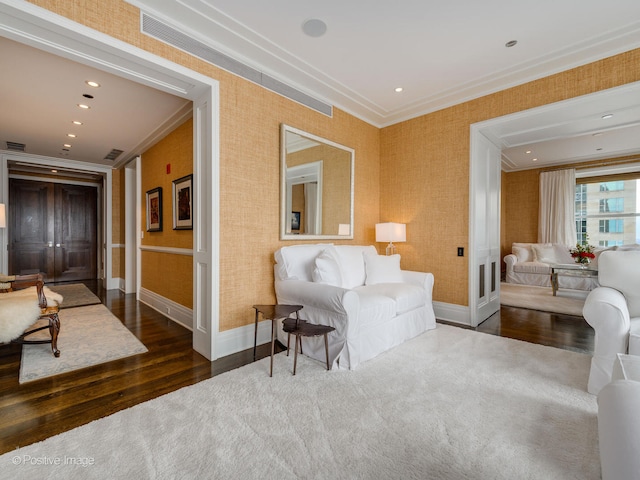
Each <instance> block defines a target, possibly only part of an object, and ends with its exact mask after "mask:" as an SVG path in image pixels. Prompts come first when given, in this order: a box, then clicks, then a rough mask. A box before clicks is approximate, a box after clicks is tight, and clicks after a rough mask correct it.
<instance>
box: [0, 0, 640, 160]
mask: <svg viewBox="0 0 640 480" xmlns="http://www.w3.org/2000/svg"><path fill="white" fill-rule="evenodd" d="M129 3H131V4H133V5H136V6H138V7H140V8H141V9H143V10H144V11H145V12H147V13H148V14H150V15H152V16H155V17H157V18H159V19H160V20H162V21H163V22H165V23H167V24H170V25H172V26H174V27H176V28H177V29H178V30H180V31H182V32H184V33H186V34H188V35H190V36H192V37H194V38H196V39H198V40H199V41H201V42H203V43H205V44H207V45H209V46H211V47H212V48H215V49H217V50H219V51H220V52H222V53H225V54H227V55H229V56H231V57H233V58H235V59H237V60H240V61H242V62H243V63H245V64H247V65H249V66H251V67H252V68H255V69H257V70H259V71H262V72H264V73H267V74H269V75H271V76H273V77H275V78H277V79H278V80H280V81H282V82H284V83H286V84H289V85H291V86H293V87H295V88H297V89H299V90H301V91H303V92H305V93H307V94H309V95H311V96H313V97H315V98H318V99H319V100H322V101H325V102H327V103H330V104H332V105H334V106H336V107H337V108H340V109H342V110H345V111H347V112H349V113H351V114H353V115H355V116H357V117H359V118H361V119H363V120H365V121H367V122H369V123H371V124H373V125H376V126H379V127H383V126H386V125H390V124H393V123H396V122H399V121H402V120H405V119H408V118H412V117H415V116H418V115H421V114H424V113H428V112H431V111H435V110H438V109H440V108H444V107H446V106H449V105H453V104H456V103H460V102H463V101H466V100H469V99H471V98H477V97H479V96H482V95H486V94H488V93H492V92H495V91H499V90H502V89H504V88H508V87H511V86H514V85H518V84H521V83H524V82H527V81H530V80H533V79H536V78H540V77H544V76H547V75H549V74H552V73H555V72H559V71H562V70H566V69H568V68H572V67H575V66H578V65H581V64H585V63H589V62H592V61H595V60H598V59H600V58H605V57H608V56H611V55H614V54H617V53H620V52H623V51H628V50H631V49H633V48H639V47H640V21H639V20H638V19H640V2H639V1H637V0H610V1H608V2H606V3H605V2H602V1H601V0H538V1H536V2H531V1H528V2H523V1H520V2H513V1H512V0H511V1H506V0H485V1H483V2H478V1H477V0H458V1H455V2H434V1H428V0H405V1H403V2H371V1H365V0H350V1H348V2H338V1H326V0H325V1H324V2H317V0H297V1H295V2H293V1H290V0H289V1H287V0H270V1H269V2H264V1H263V0H242V1H238V0H182V1H180V2H171V3H169V2H162V3H160V2H157V1H151V0H129ZM308 19H320V20H322V21H324V22H325V23H326V25H327V31H326V33H325V34H324V35H323V36H321V37H317V38H313V37H309V36H307V35H305V34H304V33H303V31H302V24H303V23H304V22H305V21H306V20H308ZM510 40H517V41H518V44H517V45H516V46H515V47H512V48H507V47H505V43H506V42H508V41H510ZM0 41H1V42H2V43H0V62H1V63H2V64H3V65H12V68H10V69H8V71H9V72H10V75H6V73H7V70H5V71H4V72H3V76H0V88H1V89H2V90H0V91H2V92H3V97H4V99H3V103H4V104H3V108H2V111H1V113H0V142H2V143H0V148H4V145H3V143H4V142H5V141H7V140H9V141H18V142H22V143H26V144H27V151H29V149H30V148H33V149H34V150H33V151H32V153H38V154H43V155H50V156H60V153H61V152H60V146H61V144H62V143H64V140H62V141H61V140H60V138H61V136H64V135H66V133H68V132H67V130H68V127H72V125H71V123H70V122H71V118H69V117H70V116H74V115H73V114H75V113H76V112H75V110H73V108H74V107H75V104H76V103H79V96H80V97H81V95H82V94H83V93H92V94H94V95H95V98H94V99H93V100H92V101H93V102H94V103H95V107H96V108H92V110H91V111H89V112H82V113H89V114H95V120H96V127H95V129H96V130H95V132H92V129H93V128H94V127H93V126H92V125H90V123H89V122H87V123H86V124H85V125H83V126H82V127H81V128H82V130H79V132H81V133H82V136H80V133H79V134H78V135H79V136H78V139H77V142H76V145H74V147H73V149H72V151H71V153H70V158H75V159H81V160H86V161H96V162H101V163H103V164H104V162H103V161H102V160H101V159H102V158H103V157H104V155H105V154H106V153H108V152H109V151H110V150H111V149H112V148H118V149H121V150H125V152H133V151H135V150H136V145H137V144H140V143H141V142H144V141H147V137H149V136H152V137H153V135H154V134H157V130H156V129H157V128H158V127H159V126H160V125H161V124H164V123H165V121H166V120H167V119H168V118H170V117H172V116H175V115H176V112H178V111H180V110H181V108H182V107H184V104H185V100H183V99H179V98H177V97H171V96H170V95H167V94H164V93H160V92H157V91H155V90H151V89H148V88H146V87H141V86H139V85H135V84H133V85H131V84H130V83H131V82H126V81H124V80H123V79H119V78H117V77H113V78H110V77H107V76H106V74H104V73H103V74H101V75H103V76H105V78H109V80H104V83H103V82H101V83H103V87H101V88H100V89H98V90H97V91H96V93H94V92H88V88H85V87H84V84H83V82H84V80H86V79H87V78H86V77H87V75H88V72H86V71H83V70H82V68H83V67H79V66H75V67H71V66H70V65H69V63H70V62H68V61H67V60H62V59H58V58H55V60H59V61H60V62H64V63H63V64H62V65H64V66H57V65H54V64H53V63H51V62H52V61H53V60H54V58H53V57H52V58H49V59H46V60H45V59H44V58H38V59H37V60H36V59H34V58H33V57H30V56H29V55H28V54H26V53H24V52H21V53H19V54H15V53H14V54H13V55H12V56H9V55H11V50H12V49H9V48H6V45H8V44H6V43H5V42H8V40H0ZM34 54H38V55H42V56H43V57H44V56H46V54H43V53H41V52H34ZM16 55H17V56H16ZM44 62H47V63H44ZM18 66H19V68H18ZM43 72H46V80H47V82H46V84H41V85H37V84H36V83H35V81H36V80H41V79H42V77H43ZM54 72H55V73H54ZM67 72H69V73H72V72H75V76H73V77H65V76H64V74H66V73H67ZM127 83H129V85H127ZM106 86H109V87H110V88H105V87H106ZM111 86H113V88H111ZM398 86H401V87H403V89H404V90H403V92H401V93H396V92H394V88H395V87H398ZM129 88H131V90H129ZM53 92H55V93H53ZM4 93H8V95H4ZM612 98H613V97H610V98H609V99H606V98H600V99H599V100H598V101H600V102H602V101H604V102H606V101H609V100H612ZM119 99H122V100H124V102H123V104H121V105H119V106H118V107H116V103H115V102H117V101H118V100H119ZM8 100H11V101H12V102H14V103H12V105H11V108H5V106H6V103H5V102H7V101H8ZM49 101H52V102H53V101H56V102H59V103H52V104H51V105H50V106H48V107H47V106H46V104H47V103H48V102H49ZM165 101H166V103H165ZM612 101H613V100H612ZM615 101H616V102H618V103H616V104H613V103H612V104H606V103H604V104H602V103H599V104H592V105H590V104H589V102H582V103H580V102H576V103H572V104H571V108H567V109H564V110H566V111H564V110H563V115H566V118H558V116H557V115H559V112H560V110H558V111H556V112H555V116H553V115H552V116H551V119H552V120H551V121H549V117H548V116H547V115H533V116H532V117H531V118H530V119H529V120H526V119H522V120H521V121H520V123H519V124H516V126H514V127H512V128H506V127H505V130H504V134H505V138H502V137H500V139H501V142H502V144H503V145H504V147H505V150H504V152H503V153H504V158H503V160H504V162H503V165H504V168H505V169H507V170H518V169H523V168H532V167H537V166H539V165H541V164H542V163H544V162H546V164H549V165H551V164H557V163H567V162H571V161H582V160H588V159H593V158H604V157H607V156H611V154H615V155H618V154H620V153H621V152H623V153H621V154H627V153H636V152H638V151H640V144H639V143H640V142H639V141H638V140H637V139H640V131H639V130H638V129H639V127H638V125H639V124H640V111H639V106H638V105H640V94H639V93H638V90H635V91H625V92H624V95H621V98H616V100H615ZM587 105H589V106H587ZM98 106H99V108H98ZM107 107H112V108H110V109H109V111H107ZM47 108H49V109H50V110H46V109H47ZM21 112H25V113H24V114H22V113H21ZM34 112H38V113H37V115H34ZM44 112H46V113H44ZM587 112H588V113H589V115H591V116H590V117H586V116H585V115H587ZM608 112H613V113H614V114H615V116H614V117H613V118H612V119H610V120H609V121H607V123H606V126H604V125H605V124H604V123H603V122H604V121H602V119H600V117H601V115H602V114H603V113H608ZM21 115H24V116H26V117H27V118H28V119H29V120H30V121H29V122H28V123H27V124H26V125H25V124H22V127H18V123H21V122H18V117H19V116H21ZM98 116H100V120H98ZM543 122H547V123H543ZM98 125H99V127H98ZM27 127H28V128H27ZM160 130H162V128H160ZM600 131H603V132H604V133H605V135H602V136H600V137H593V136H592V134H593V133H595V132H600ZM154 132H155V133H154ZM9 134H11V136H13V137H16V138H9V137H8V136H7V135H9ZM507 134H508V135H507ZM88 135H89V136H88ZM18 137H20V138H18ZM45 137H51V138H50V140H48V141H49V143H48V144H47V145H45V144H44V142H43V139H44V138H45ZM133 137H135V138H133ZM83 139H86V140H87V145H89V143H90V144H91V147H90V150H91V152H88V151H84V152H82V154H81V155H80V153H79V152H80V151H81V150H80V146H81V142H82V140H83ZM89 139H90V142H89ZM596 139H597V140H598V141H597V142H596ZM540 142H543V143H540ZM531 145H532V146H531ZM30 146H31V147H30ZM123 147H124V148H123ZM598 148H602V150H597V149H598ZM36 149H37V151H35V150H36ZM526 149H531V150H534V151H535V154H536V155H538V157H539V160H538V162H539V163H538V164H537V165H532V164H531V158H530V157H529V156H523V155H524V154H523V153H522V152H524V151H525V150H526ZM98 157H99V159H98ZM124 157H126V153H125V154H123V155H122V157H121V158H124Z"/></svg>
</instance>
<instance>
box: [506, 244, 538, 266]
mask: <svg viewBox="0 0 640 480" xmlns="http://www.w3.org/2000/svg"><path fill="white" fill-rule="evenodd" d="M511 251H512V252H513V254H514V255H515V256H516V258H517V259H518V263H522V262H532V261H533V250H531V246H526V247H524V246H516V244H515V243H514V244H513V246H512V247H511Z"/></svg>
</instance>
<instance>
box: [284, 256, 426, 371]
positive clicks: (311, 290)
mask: <svg viewBox="0 0 640 480" xmlns="http://www.w3.org/2000/svg"><path fill="white" fill-rule="evenodd" d="M275 260H276V265H275V266H274V273H275V291H276V298H277V301H278V303H279V304H289V305H303V307H304V308H303V309H302V310H301V311H300V318H302V319H304V320H307V321H309V322H311V323H315V324H323V325H329V326H332V327H335V331H334V332H331V333H330V334H329V337H328V338H329V362H330V364H331V366H332V368H341V369H354V368H356V367H357V366H358V365H359V364H360V363H362V362H364V361H366V360H369V359H371V358H373V357H375V356H376V355H378V354H380V353H382V352H384V351H386V350H389V349H390V348H392V347H394V346H396V345H399V344H401V343H402V342H404V341H406V340H408V339H410V338H413V337H415V336H417V335H419V334H421V333H423V332H425V331H426V330H430V329H433V328H435V327H436V321H435V315H434V312H433V305H432V290H433V281H434V279H433V274H431V273H423V272H414V271H405V270H401V269H400V256H399V255H391V256H388V257H387V256H382V255H378V253H377V251H376V249H375V247H373V246H351V245H332V244H305V245H292V246H287V247H283V248H281V249H279V250H278V251H277V252H276V253H275ZM277 332H278V339H279V340H280V341H281V342H282V343H284V344H285V345H286V341H287V339H286V334H285V333H284V332H283V330H282V327H281V325H278V328H277ZM302 346H303V352H304V354H305V355H308V356H310V357H312V358H315V359H317V360H320V361H322V362H324V361H325V350H324V338H323V337H317V338H314V337H311V338H307V337H305V338H303V345H302Z"/></svg>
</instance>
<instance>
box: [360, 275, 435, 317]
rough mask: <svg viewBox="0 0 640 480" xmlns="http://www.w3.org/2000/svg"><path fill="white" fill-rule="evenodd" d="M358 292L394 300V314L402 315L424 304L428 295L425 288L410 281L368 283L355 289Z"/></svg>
mask: <svg viewBox="0 0 640 480" xmlns="http://www.w3.org/2000/svg"><path fill="white" fill-rule="evenodd" d="M355 290H356V291H357V292H358V294H360V293H361V292H364V293H367V294H368V295H373V296H374V297H378V296H383V297H388V298H390V299H391V300H393V305H394V315H402V314H403V313H405V312H408V311H410V310H414V309H416V308H419V307H422V306H424V304H425V302H426V296H425V291H424V288H422V287H421V286H419V285H413V284H410V283H378V284H375V285H366V286H364V287H358V288H356V289H355Z"/></svg>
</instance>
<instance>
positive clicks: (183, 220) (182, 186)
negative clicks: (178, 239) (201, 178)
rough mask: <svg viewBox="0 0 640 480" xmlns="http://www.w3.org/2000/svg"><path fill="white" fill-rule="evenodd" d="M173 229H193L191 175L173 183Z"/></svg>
mask: <svg viewBox="0 0 640 480" xmlns="http://www.w3.org/2000/svg"><path fill="white" fill-rule="evenodd" d="M173 229H174V230H191V229H193V175H187V176H185V177H182V178H179V179H177V180H174V181H173Z"/></svg>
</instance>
